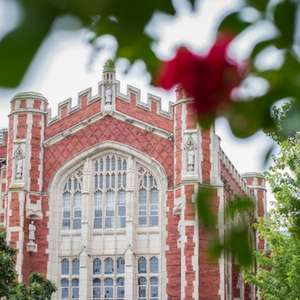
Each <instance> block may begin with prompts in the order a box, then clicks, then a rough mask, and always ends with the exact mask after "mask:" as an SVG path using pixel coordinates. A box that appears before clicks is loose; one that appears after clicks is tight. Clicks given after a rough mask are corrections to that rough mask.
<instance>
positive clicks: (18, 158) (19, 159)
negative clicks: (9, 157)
mask: <svg viewBox="0 0 300 300" xmlns="http://www.w3.org/2000/svg"><path fill="white" fill-rule="evenodd" d="M24 158H25V156H24V153H23V150H22V147H21V145H19V146H18V147H17V149H16V151H15V153H14V159H15V180H22V179H23V175H24Z"/></svg>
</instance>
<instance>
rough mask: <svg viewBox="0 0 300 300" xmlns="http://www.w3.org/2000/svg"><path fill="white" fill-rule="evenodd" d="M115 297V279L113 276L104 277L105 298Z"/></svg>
mask: <svg viewBox="0 0 300 300" xmlns="http://www.w3.org/2000/svg"><path fill="white" fill-rule="evenodd" d="M113 297H114V280H113V279H112V278H105V279H104V299H107V300H113Z"/></svg>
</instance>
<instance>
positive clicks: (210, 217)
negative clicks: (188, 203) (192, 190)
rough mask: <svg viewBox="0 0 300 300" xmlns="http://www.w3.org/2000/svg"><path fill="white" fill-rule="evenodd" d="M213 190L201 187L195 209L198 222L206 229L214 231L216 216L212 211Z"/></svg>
mask: <svg viewBox="0 0 300 300" xmlns="http://www.w3.org/2000/svg"><path fill="white" fill-rule="evenodd" d="M212 199H213V189H212V188H209V187H203V186H201V187H200V188H199V191H198V194H197V200H196V208H197V213H198V217H199V219H200V222H201V223H202V224H203V226H204V227H205V228H206V229H209V230H215V229H216V216H215V214H214V212H213V211H212V207H211V204H212Z"/></svg>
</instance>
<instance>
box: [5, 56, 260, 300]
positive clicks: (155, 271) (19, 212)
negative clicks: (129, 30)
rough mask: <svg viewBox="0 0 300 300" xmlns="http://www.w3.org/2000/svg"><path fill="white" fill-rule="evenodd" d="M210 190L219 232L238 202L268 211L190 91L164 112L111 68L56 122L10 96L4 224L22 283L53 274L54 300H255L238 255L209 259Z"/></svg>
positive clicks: (30, 96) (42, 104)
mask: <svg viewBox="0 0 300 300" xmlns="http://www.w3.org/2000/svg"><path fill="white" fill-rule="evenodd" d="M208 184H209V185H211V186H212V187H213V188H214V191H215V192H214V198H213V200H212V201H213V203H212V207H213V208H214V210H215V212H216V213H218V214H219V223H218V224H219V226H218V228H219V231H220V234H222V232H223V231H224V224H223V222H224V218H223V214H222V208H223V207H224V203H225V202H226V201H228V200H229V198H230V197H231V196H232V195H235V194H241V195H245V194H249V193H250V192H251V194H252V195H254V196H255V199H256V200H257V202H258V209H257V212H256V213H257V214H259V215H263V214H264V211H265V196H266V192H265V187H264V179H263V177H262V176H261V175H260V174H257V173H248V174H246V175H245V176H244V177H242V176H240V175H239V173H238V172H237V171H236V169H235V168H234V166H233V165H232V164H231V162H230V161H229V159H228V158H227V157H226V155H225V154H224V152H223V151H222V149H221V148H220V143H219V138H218V136H217V135H216V134H215V133H214V129H211V130H206V131H204V130H201V129H200V128H199V127H198V126H197V122H196V120H195V119H194V116H193V112H192V104H191V99H189V98H187V97H185V94H184V92H183V91H182V90H181V89H177V91H176V102H175V103H174V104H173V105H170V108H169V111H163V110H162V108H161V102H160V99H159V98H158V97H156V96H154V95H148V99H147V102H143V101H141V99H140V91H139V90H138V89H137V88H134V87H132V86H128V88H127V94H126V95H125V94H122V93H121V92H120V84H119V82H118V81H117V80H116V77H115V69H114V65H113V63H112V62H111V61H108V62H107V63H106V64H105V66H104V69H103V74H102V81H100V83H99V89H98V91H97V94H96V95H95V96H92V94H91V89H87V90H85V91H82V92H80V93H79V97H78V104H77V105H76V106H75V107H71V100H70V99H68V100H66V101H64V102H62V103H60V104H59V108H58V116H56V117H54V118H53V117H51V114H50V112H49V111H48V103H47V99H46V98H45V97H44V96H43V95H41V94H39V93H34V92H27V93H20V94H17V95H16V96H15V97H14V98H13V99H12V100H11V112H10V115H9V125H8V129H7V130H3V131H2V132H1V135H0V187H1V188H0V223H1V224H3V225H4V226H5V228H6V230H7V238H8V242H9V243H11V244H12V245H14V246H15V247H16V248H17V249H18V254H17V266H16V267H17V271H18V274H19V279H20V280H24V281H26V280H27V279H28V276H29V274H30V273H31V272H40V273H43V274H45V275H46V276H47V277H48V278H49V279H51V280H52V281H53V282H54V283H55V284H56V286H57V287H58V291H57V293H56V294H55V296H54V298H53V299H81V300H84V299H98V300H100V299H111V300H112V299H117V300H119V299H120V300H121V299H139V300H163V299H165V300H167V299H168V300H179V299H182V300H183V299H186V300H187V299H195V300H196V299H206V300H214V299H251V298H252V299H253V298H254V291H253V290H252V289H251V287H248V286H246V285H244V284H243V282H242V280H241V276H240V275H239V273H238V270H237V268H236V266H235V265H234V262H232V261H231V259H230V257H229V256H228V257H227V256H226V257H222V258H221V259H220V260H219V261H218V262H211V261H209V260H208V259H207V257H206V252H207V245H208V242H209V239H210V236H209V235H208V233H207V232H205V230H204V229H203V228H201V227H199V225H198V222H197V220H196V216H195V211H194V199H195V195H196V192H197V189H198V188H199V187H200V188H201V186H206V185H208ZM260 242H261V241H259V240H257V241H256V243H257V245H258V244H259V243H260ZM258 246H259V245H258Z"/></svg>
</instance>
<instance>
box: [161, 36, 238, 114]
mask: <svg viewBox="0 0 300 300" xmlns="http://www.w3.org/2000/svg"><path fill="white" fill-rule="evenodd" d="M231 40H232V39H231V37H228V36H223V37H222V38H219V39H217V41H216V42H215V44H214V45H213V46H212V48H211V49H210V51H209V53H208V54H207V55H206V56H200V55H196V54H194V53H192V52H190V51H189V50H188V49H186V48H179V49H178V50H177V53H176V55H175V57H174V58H173V59H172V60H170V61H167V62H164V63H163V65H162V67H161V70H160V73H159V78H158V83H159V85H160V86H161V87H163V88H165V89H170V88H172V87H173V86H174V85H176V84H179V85H180V86H182V87H183V88H184V90H185V91H186V92H187V94H188V95H189V96H191V97H193V98H194V100H195V101H194V103H195V108H196V110H197V113H198V115H199V116H204V115H211V114H215V113H216V112H217V111H218V109H219V108H220V106H222V105H224V104H226V103H229V102H231V101H232V100H231V92H232V90H233V89H234V88H235V87H237V86H238V85H239V84H240V82H241V80H242V79H243V76H242V75H241V74H242V72H241V66H240V65H238V64H237V63H236V62H234V61H232V60H230V59H229V58H228V57H227V55H226V51H227V48H228V46H229V44H230V42H231Z"/></svg>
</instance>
